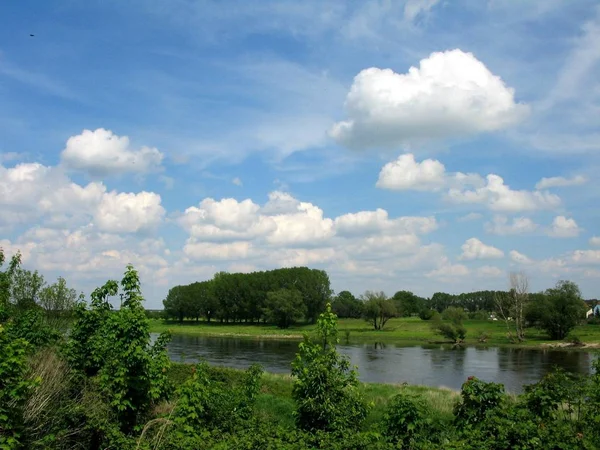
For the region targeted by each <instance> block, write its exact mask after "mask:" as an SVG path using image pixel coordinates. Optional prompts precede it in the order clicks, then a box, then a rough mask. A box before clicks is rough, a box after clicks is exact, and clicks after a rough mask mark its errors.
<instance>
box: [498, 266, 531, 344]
mask: <svg viewBox="0 0 600 450" xmlns="http://www.w3.org/2000/svg"><path fill="white" fill-rule="evenodd" d="M509 282H510V290H509V292H508V293H506V294H495V295H494V303H495V304H496V310H497V312H498V315H499V316H500V318H501V319H502V320H504V323H505V324H506V329H507V331H508V338H509V339H510V340H512V341H514V340H517V341H519V342H522V341H523V340H524V339H525V318H524V316H525V305H526V304H527V302H528V301H529V278H528V277H527V275H525V274H524V273H523V272H511V273H510V276H509ZM513 326H514V332H515V336H514V337H513Z"/></svg>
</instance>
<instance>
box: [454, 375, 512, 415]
mask: <svg viewBox="0 0 600 450" xmlns="http://www.w3.org/2000/svg"><path fill="white" fill-rule="evenodd" d="M460 395H461V400H460V401H459V402H458V403H457V404H456V406H455V408H454V414H455V420H456V422H457V424H460V425H466V426H468V425H475V424H478V423H481V422H482V421H483V420H484V419H485V418H486V414H487V413H488V412H489V411H491V410H493V409H495V408H497V407H499V406H500V405H501V403H502V401H503V400H504V398H505V394H504V385H502V384H499V383H487V382H485V381H482V380H479V379H478V378H476V377H469V378H468V379H467V381H465V382H464V383H463V385H462V389H461V392H460Z"/></svg>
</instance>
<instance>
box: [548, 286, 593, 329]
mask: <svg viewBox="0 0 600 450" xmlns="http://www.w3.org/2000/svg"><path fill="white" fill-rule="evenodd" d="M544 297H545V298H544V300H543V304H542V305H541V307H540V312H541V314H540V326H541V327H542V329H544V330H545V331H546V332H547V333H548V334H549V335H550V338H551V339H564V338H565V337H567V335H568V334H569V332H570V331H571V330H572V329H573V328H574V327H575V326H576V325H577V324H578V323H580V322H581V321H582V320H583V318H584V317H585V312H586V310H587V307H586V305H585V302H584V301H583V300H582V298H581V291H580V290H579V286H577V284H575V283H573V282H572V281H564V280H561V281H559V282H557V283H556V286H555V287H554V288H551V289H547V290H546V292H545V296H544Z"/></svg>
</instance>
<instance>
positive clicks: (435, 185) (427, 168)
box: [376, 153, 445, 191]
mask: <svg viewBox="0 0 600 450" xmlns="http://www.w3.org/2000/svg"><path fill="white" fill-rule="evenodd" d="M444 172H445V168H444V165H443V164H442V163H441V162H439V161H436V160H434V159H425V160H423V161H421V162H420V163H419V162H416V161H415V157H414V156H413V155H412V154H410V153H407V154H404V155H400V156H399V157H398V159H397V160H395V161H391V162H389V163H387V164H386V165H385V166H383V168H382V169H381V172H379V179H378V180H377V185H376V186H377V187H379V188H383V189H393V190H404V189H413V190H418V191H435V190H438V189H439V188H441V187H442V186H443V185H444V183H445V173H444Z"/></svg>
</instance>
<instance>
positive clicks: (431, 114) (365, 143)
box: [330, 49, 529, 149]
mask: <svg viewBox="0 0 600 450" xmlns="http://www.w3.org/2000/svg"><path fill="white" fill-rule="evenodd" d="M345 109H346V113H347V115H348V118H347V119H346V120H343V121H341V122H338V123H336V124H335V125H334V126H333V128H332V129H331V131H330V134H331V136H332V137H333V138H334V139H335V140H337V141H338V142H339V143H340V144H343V145H345V146H346V147H349V148H353V149H370V148H395V147H399V146H402V145H405V144H408V143H411V142H419V141H423V140H430V139H445V138H452V137H457V136H465V135H473V134H477V133H482V132H489V131H496V130H501V129H504V128H507V127H509V126H511V125H513V124H515V123H517V122H519V121H521V120H523V119H524V118H525V117H526V116H527V115H528V112H529V108H528V107H527V106H526V105H524V104H521V103H517V102H515V98H514V90H513V89H511V88H509V87H507V86H506V85H505V84H504V82H503V81H502V80H501V79H500V78H499V77H498V76H496V75H494V74H492V73H491V72H490V71H489V70H488V68H487V67H486V66H485V65H484V64H483V63H482V62H481V61H479V60H478V59H477V58H476V57H475V56H474V55H473V54H472V53H466V52H463V51H462V50H460V49H455V50H448V51H445V52H435V53H432V54H431V55H430V56H429V57H427V58H425V59H422V60H421V61H420V63H419V67H411V68H410V69H409V70H408V72H407V73H404V74H399V73H396V72H394V71H393V70H391V69H379V68H376V67H372V68H369V69H365V70H363V71H361V72H360V73H359V74H358V75H357V76H356V77H355V78H354V83H353V84H352V87H351V88H350V92H349V93H348V95H347V97H346V102H345Z"/></svg>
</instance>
